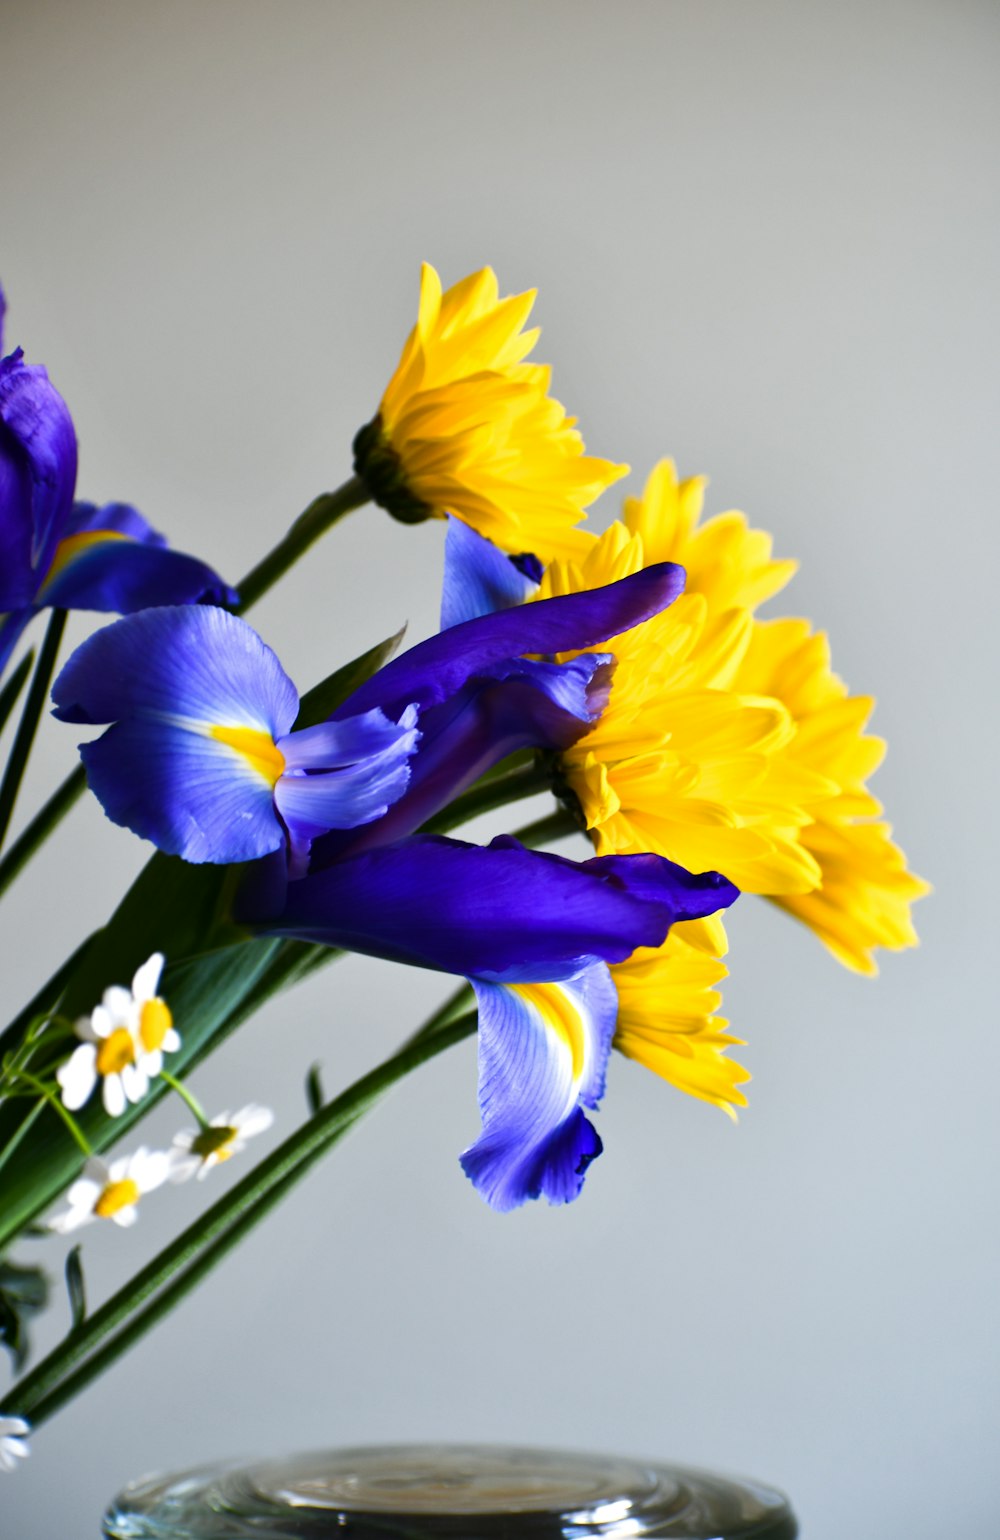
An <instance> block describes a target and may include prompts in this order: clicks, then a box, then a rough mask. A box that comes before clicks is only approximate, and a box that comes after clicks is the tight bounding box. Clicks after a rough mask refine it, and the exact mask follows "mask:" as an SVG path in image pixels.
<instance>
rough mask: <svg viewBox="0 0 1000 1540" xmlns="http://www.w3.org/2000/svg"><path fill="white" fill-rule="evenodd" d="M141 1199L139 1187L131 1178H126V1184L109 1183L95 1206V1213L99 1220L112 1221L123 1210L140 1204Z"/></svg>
mask: <svg viewBox="0 0 1000 1540" xmlns="http://www.w3.org/2000/svg"><path fill="white" fill-rule="evenodd" d="M139 1197H140V1193H139V1185H138V1183H137V1182H133V1180H132V1178H131V1177H126V1178H125V1180H124V1182H109V1183H108V1185H107V1186H106V1187H105V1189H104V1191H103V1192H102V1193H101V1195H100V1197H99V1198H98V1200H97V1202H96V1203H95V1204H94V1213H95V1214H96V1215H97V1217H98V1219H110V1218H111V1217H112V1216H113V1215H114V1214H119V1213H121V1210H122V1209H123V1208H131V1207H132V1206H133V1204H136V1203H138V1201H139Z"/></svg>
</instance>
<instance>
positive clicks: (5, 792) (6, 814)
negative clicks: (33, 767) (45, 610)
mask: <svg viewBox="0 0 1000 1540" xmlns="http://www.w3.org/2000/svg"><path fill="white" fill-rule="evenodd" d="M65 628H66V611H65V610H53V611H52V614H51V615H50V616H49V624H48V627H47V629H46V632H45V640H44V642H43V643H42V650H41V652H40V653H39V655H38V662H37V664H36V665H35V672H34V674H33V675H32V679H31V688H30V689H29V691H28V698H27V700H26V701H25V703H24V710H23V711H22V713H21V720H20V722H19V723H18V727H17V732H16V734H15V735H14V742H13V744H12V745H11V750H10V758H9V759H8V761H7V768H6V770H5V771H4V776H3V781H2V783H0V846H2V845H3V842H4V840H5V838H6V836H7V826H8V824H9V823H10V815H11V813H13V811H14V803H15V801H16V800H17V794H18V791H19V790H20V787H21V778H22V776H23V775H24V768H25V766H26V765H27V763H28V755H29V754H30V753H31V745H32V744H33V743H34V741H35V730H36V728H37V727H38V719H39V717H40V716H41V714H42V712H43V710H44V709H45V702H46V699H47V697H48V693H49V685H50V684H51V682H52V673H53V670H54V669H55V666H56V658H57V657H58V656H59V646H60V643H61V642H62V637H63V631H64V630H65Z"/></svg>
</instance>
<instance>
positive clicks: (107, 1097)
mask: <svg viewBox="0 0 1000 1540" xmlns="http://www.w3.org/2000/svg"><path fill="white" fill-rule="evenodd" d="M103 1100H104V1110H105V1112H106V1113H107V1114H108V1117H109V1118H120V1117H121V1115H122V1113H123V1112H124V1111H125V1086H124V1084H123V1083H122V1077H121V1075H105V1077H104V1094H103Z"/></svg>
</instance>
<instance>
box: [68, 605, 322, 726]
mask: <svg viewBox="0 0 1000 1540" xmlns="http://www.w3.org/2000/svg"><path fill="white" fill-rule="evenodd" d="M52 699H53V700H54V702H55V705H56V710H55V713H54V714H55V715H56V716H57V717H58V718H59V720H60V721H62V722H90V723H103V722H117V721H124V720H127V719H128V718H130V717H133V716H135V717H143V718H150V717H156V716H167V717H184V718H190V719H192V720H193V721H196V722H200V723H213V724H214V723H220V724H223V725H225V726H236V727H249V728H256V729H257V730H259V731H261V732H267V733H270V735H271V737H272V738H273V739H277V738H280V737H282V736H284V734H285V733H287V732H289V731H290V730H291V726H292V723H293V722H294V721H295V716H296V713H297V711H298V706H299V697H298V692H297V691H296V689H295V686H294V685H293V684H292V681H291V680H290V679H289V678H288V675H287V674H286V673H285V671H284V669H283V668H282V667H281V664H280V663H279V662H278V660H277V658H276V657H275V655H274V653H273V652H272V651H271V649H270V647H267V646H265V644H264V643H263V642H262V641H261V639H260V637H259V636H258V635H257V633H256V631H254V630H253V629H252V627H250V626H248V625H247V624H246V622H245V621H242V620H238V619H237V617H236V616H235V615H230V614H229V613H228V612H227V611H226V610H220V609H216V608H214V607H213V606H211V605H181V606H166V607H164V608H162V609H153V610H143V611H141V612H140V613H139V614H137V615H126V616H125V617H124V619H122V620H116V621H115V622H114V623H113V624H112V625H110V626H105V627H104V629H103V630H102V631H97V632H95V634H94V635H93V636H91V637H89V638H88V639H87V641H85V642H84V643H83V644H82V645H81V646H80V647H78V648H77V650H76V652H74V653H73V655H72V657H71V658H70V659H69V662H68V663H67V664H66V666H65V668H64V669H63V670H62V673H61V674H60V675H59V677H58V679H57V680H56V682H55V685H54V686H53V690H52Z"/></svg>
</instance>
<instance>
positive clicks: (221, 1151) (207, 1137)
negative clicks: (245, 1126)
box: [191, 1124, 237, 1160]
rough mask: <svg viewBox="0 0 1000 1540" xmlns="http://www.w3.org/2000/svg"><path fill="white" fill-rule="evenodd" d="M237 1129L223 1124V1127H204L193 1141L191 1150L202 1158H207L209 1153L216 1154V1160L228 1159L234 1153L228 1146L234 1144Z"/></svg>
mask: <svg viewBox="0 0 1000 1540" xmlns="http://www.w3.org/2000/svg"><path fill="white" fill-rule="evenodd" d="M236 1134H237V1130H236V1129H235V1128H230V1127H229V1125H228V1124H223V1125H222V1127H221V1128H216V1127H212V1128H203V1129H202V1130H201V1133H200V1134H198V1135H196V1137H195V1138H194V1139H193V1140H192V1143H191V1152H192V1154H194V1155H200V1156H201V1158H202V1160H207V1159H208V1157H209V1155H214V1156H215V1158H216V1160H228V1159H229V1157H230V1155H231V1154H232V1153H233V1152H232V1150H230V1149H227V1148H226V1146H227V1145H230V1144H232V1142H233V1140H234V1139H235V1138H236Z"/></svg>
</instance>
